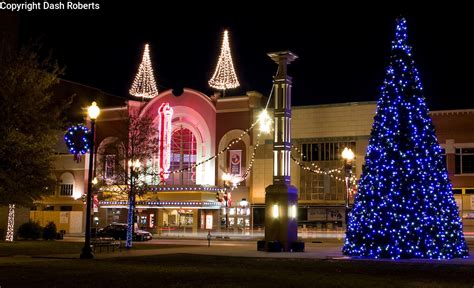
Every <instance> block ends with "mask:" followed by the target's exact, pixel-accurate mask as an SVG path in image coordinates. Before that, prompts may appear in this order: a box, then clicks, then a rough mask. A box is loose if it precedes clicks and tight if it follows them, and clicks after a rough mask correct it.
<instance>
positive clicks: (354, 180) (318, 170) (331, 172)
mask: <svg viewBox="0 0 474 288" xmlns="http://www.w3.org/2000/svg"><path fill="white" fill-rule="evenodd" d="M291 148H293V149H294V150H296V152H298V153H300V156H301V157H302V158H303V157H304V156H303V153H301V151H300V150H299V149H298V147H296V146H295V145H293V144H291ZM290 157H291V160H293V161H294V162H295V163H296V165H298V166H299V167H300V168H302V169H303V170H304V171H308V172H312V173H315V174H322V175H327V176H329V177H331V178H334V179H335V180H337V181H341V182H344V183H345V181H346V180H345V178H344V177H341V176H336V175H334V173H338V174H342V171H343V170H342V168H334V169H330V170H323V169H321V168H320V167H319V166H318V165H316V164H315V163H311V166H313V167H314V168H311V167H308V166H306V165H305V164H303V163H302V162H301V161H299V160H298V159H297V158H296V157H295V156H294V155H293V154H290ZM350 181H351V184H352V187H355V188H356V190H357V177H355V176H354V175H352V176H351V179H350Z"/></svg>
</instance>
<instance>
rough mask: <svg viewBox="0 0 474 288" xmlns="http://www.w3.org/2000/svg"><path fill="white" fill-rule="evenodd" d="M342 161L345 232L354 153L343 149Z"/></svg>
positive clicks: (348, 149)
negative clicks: (344, 191) (344, 185)
mask: <svg viewBox="0 0 474 288" xmlns="http://www.w3.org/2000/svg"><path fill="white" fill-rule="evenodd" d="M341 156H342V159H344V173H345V177H346V197H345V199H344V200H345V206H346V207H345V213H344V221H345V222H346V232H347V226H348V223H347V221H348V218H349V192H350V187H349V186H350V185H349V183H350V179H351V173H352V160H353V159H354V152H352V150H351V149H350V148H347V147H346V148H344V150H343V151H342V154H341Z"/></svg>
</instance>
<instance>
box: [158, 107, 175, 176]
mask: <svg viewBox="0 0 474 288" xmlns="http://www.w3.org/2000/svg"><path fill="white" fill-rule="evenodd" d="M172 117H173V108H171V107H170V104H169V103H163V104H161V106H160V108H158V145H159V147H158V166H159V171H160V178H161V181H163V180H165V179H167V178H168V176H169V174H168V173H167V172H168V171H169V169H170V155H171V118H172Z"/></svg>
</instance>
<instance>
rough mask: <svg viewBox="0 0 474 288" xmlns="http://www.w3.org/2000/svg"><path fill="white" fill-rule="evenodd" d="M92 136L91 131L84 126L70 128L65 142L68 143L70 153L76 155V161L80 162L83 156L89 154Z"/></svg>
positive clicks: (65, 136) (65, 135)
mask: <svg viewBox="0 0 474 288" xmlns="http://www.w3.org/2000/svg"><path fill="white" fill-rule="evenodd" d="M90 134H91V132H90V131H89V129H88V128H87V127H86V126H84V125H82V124H78V125H74V126H72V127H70V128H69V129H67V132H66V134H64V141H66V145H67V148H68V149H69V153H71V154H74V160H75V161H77V162H80V161H81V155H82V154H86V153H87V152H89V149H90Z"/></svg>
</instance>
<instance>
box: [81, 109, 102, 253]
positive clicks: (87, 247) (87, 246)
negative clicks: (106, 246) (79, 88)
mask: <svg viewBox="0 0 474 288" xmlns="http://www.w3.org/2000/svg"><path fill="white" fill-rule="evenodd" d="M87 114H88V115H89V119H90V120H91V135H92V139H91V141H90V142H91V144H90V150H89V172H88V177H87V197H86V203H87V204H86V235H85V238H86V239H85V241H84V247H83V248H82V252H81V255H80V258H81V259H92V258H94V254H93V253H92V248H91V206H92V164H93V163H94V161H93V158H94V142H95V130H94V128H95V119H97V117H98V116H99V114H100V108H99V106H97V103H95V102H92V105H91V106H89V108H88V109H87Z"/></svg>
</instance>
